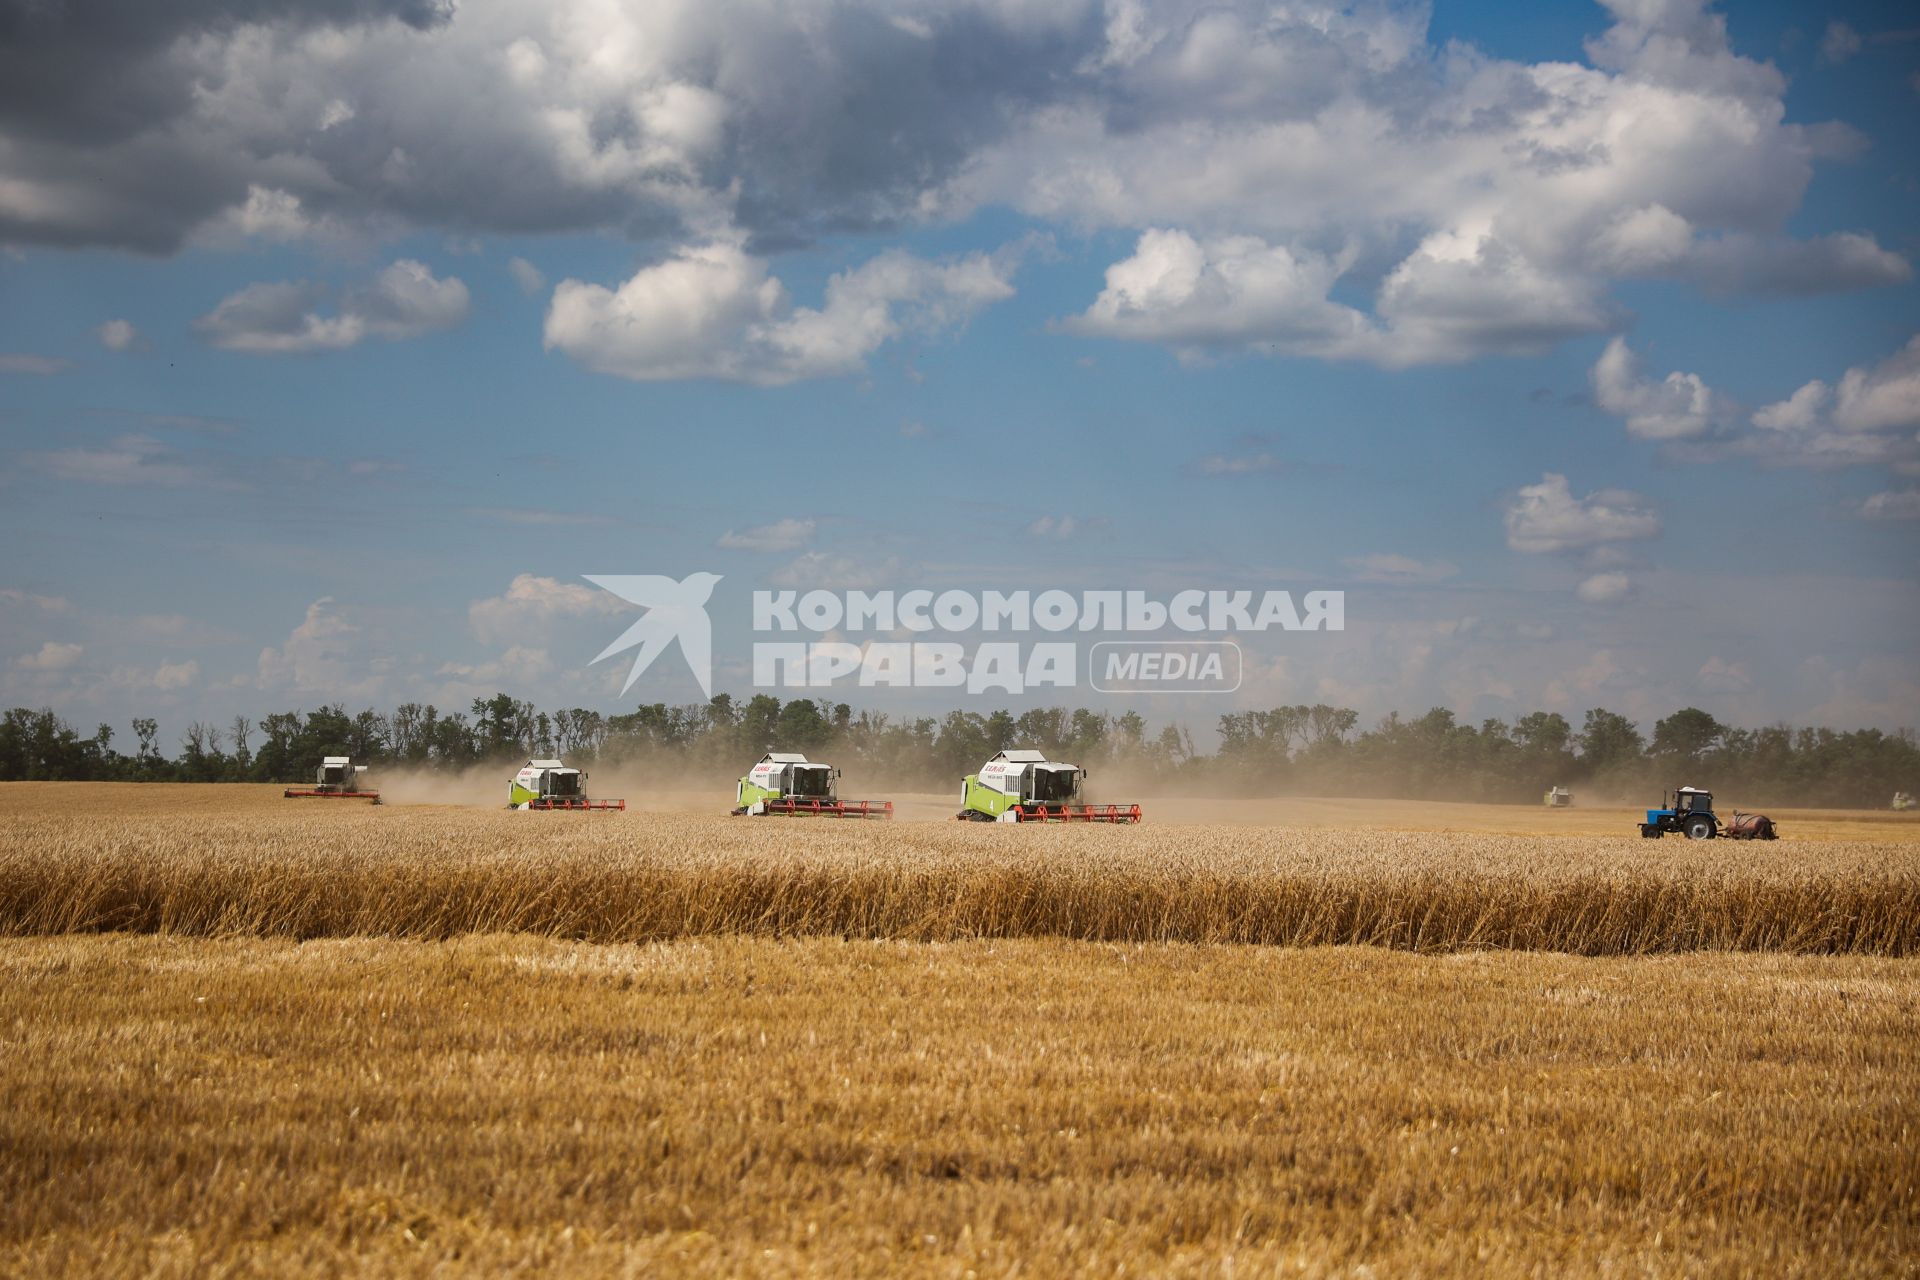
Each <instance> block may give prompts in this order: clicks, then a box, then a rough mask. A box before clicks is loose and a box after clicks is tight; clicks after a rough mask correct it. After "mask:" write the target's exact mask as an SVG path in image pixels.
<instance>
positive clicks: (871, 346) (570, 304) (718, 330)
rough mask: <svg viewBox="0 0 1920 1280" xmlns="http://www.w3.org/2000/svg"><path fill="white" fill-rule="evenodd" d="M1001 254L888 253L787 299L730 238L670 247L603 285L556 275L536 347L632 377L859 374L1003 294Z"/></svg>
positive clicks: (1006, 264)
mask: <svg viewBox="0 0 1920 1280" xmlns="http://www.w3.org/2000/svg"><path fill="white" fill-rule="evenodd" d="M1012 265H1013V264H1012V262H1011V261H1010V259H1008V258H1007V257H1005V256H999V257H996V256H989V255H986V254H972V255H969V256H967V257H965V258H960V259H957V260H954V261H950V262H929V261H927V260H925V259H922V258H917V257H914V256H913V255H911V254H908V253H905V252H902V251H899V250H888V251H886V252H884V253H881V254H879V255H877V256H875V257H873V258H870V259H868V260H867V261H866V262H864V263H862V264H861V265H860V266H858V267H854V268H851V269H849V270H847V271H843V272H840V273H839V274H837V275H835V276H834V277H833V278H832V279H830V280H829V281H828V282H827V288H826V298H825V301H824V303H823V304H822V305H821V306H820V307H818V308H812V307H796V306H794V305H793V304H792V302H791V300H790V299H789V297H788V294H787V289H786V286H785V285H783V284H782V283H781V282H780V281H779V280H778V279H777V278H776V277H774V276H773V275H772V274H771V273H770V272H769V270H768V266H767V263H766V261H765V260H764V259H762V258H758V257H755V256H753V255H751V254H749V253H747V252H746V250H745V249H744V248H742V247H741V246H740V245H739V244H738V243H736V242H733V241H730V240H720V241H711V242H708V243H704V244H697V245H688V246H685V247H682V248H681V249H679V250H678V251H676V252H675V253H674V255H673V256H672V257H670V258H668V259H666V260H665V261H663V262H658V263H655V264H653V265H651V266H647V267H642V268H641V269H640V270H639V271H637V272H635V273H634V274H633V276H632V277H630V278H629V279H628V280H627V281H626V282H625V283H623V284H621V285H619V286H618V287H617V288H614V289H609V288H607V287H605V286H604V285H598V284H589V283H586V282H583V281H580V280H573V279H568V280H563V281H561V282H560V284H559V285H558V286H557V287H556V288H555V289H554V291H553V301H552V303H551V305H550V306H549V308H548V311H547V323H546V345H547V347H548V349H549V350H558V351H562V352H564V353H565V354H567V355H569V356H571V357H573V358H574V359H575V360H578V361H579V362H580V363H582V364H584V365H586V366H587V367H588V368H590V369H594V370H597V371H599V372H601V373H611V374H616V375H618V376H620V377H623V378H632V379H634V380H636V381H643V382H644V381H660V380H665V379H675V378H717V379H723V380H726V381H732V382H750V383H759V384H762V385H767V386H776V385H780V384H782V383H788V382H796V381H800V380H802V379H806V378H822V377H832V376H836V375H844V374H851V373H858V372H860V371H861V370H862V369H863V368H864V367H865V365H866V359H867V357H868V356H870V355H872V354H873V353H874V351H876V350H878V349H879V347H880V346H881V345H882V344H883V343H885V342H887V341H888V340H890V339H892V338H895V337H898V336H900V335H901V334H903V333H906V332H927V333H931V332H937V331H939V330H941V329H945V328H950V327H952V326H955V325H958V324H960V323H962V322H964V321H965V320H966V319H967V318H968V317H969V316H971V315H972V314H973V313H974V312H976V311H978V310H979V309H980V308H982V307H985V306H988V305H990V304H991V303H994V302H999V301H1001V300H1003V299H1005V298H1009V297H1011V296H1013V285H1012V284H1011V282H1010V276H1011V274H1012Z"/></svg>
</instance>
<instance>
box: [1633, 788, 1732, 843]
mask: <svg viewBox="0 0 1920 1280" xmlns="http://www.w3.org/2000/svg"><path fill="white" fill-rule="evenodd" d="M1665 803H1666V808H1664V809H1649V810H1647V820H1646V821H1645V822H1643V823H1641V824H1640V834H1641V835H1642V836H1644V837H1646V838H1647V839H1649V840H1658V839H1659V838H1660V837H1661V836H1663V835H1665V834H1667V832H1669V831H1677V832H1679V833H1680V834H1681V835H1684V836H1685V837H1686V838H1687V839H1689V840H1711V839H1713V838H1714V837H1715V836H1717V835H1719V834H1720V819H1718V818H1716V817H1714V815H1713V792H1711V791H1702V790H1701V789H1700V788H1698V787H1681V788H1680V789H1679V790H1678V791H1676V792H1674V793H1673V794H1672V795H1671V796H1669V797H1667V799H1666V802H1665Z"/></svg>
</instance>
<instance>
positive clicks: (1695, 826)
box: [1687, 818, 1713, 840]
mask: <svg viewBox="0 0 1920 1280" xmlns="http://www.w3.org/2000/svg"><path fill="white" fill-rule="evenodd" d="M1687 839H1689V840H1711V839H1713V820H1712V819H1711V818H1695V819H1693V820H1692V821H1691V822H1689V823H1687Z"/></svg>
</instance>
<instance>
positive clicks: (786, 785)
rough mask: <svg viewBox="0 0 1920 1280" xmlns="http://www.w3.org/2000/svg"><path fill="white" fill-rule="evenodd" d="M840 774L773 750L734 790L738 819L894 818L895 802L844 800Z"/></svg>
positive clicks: (793, 755) (828, 767) (801, 758)
mask: <svg viewBox="0 0 1920 1280" xmlns="http://www.w3.org/2000/svg"><path fill="white" fill-rule="evenodd" d="M839 778H840V771H839V770H838V769H836V768H834V767H833V766H832V765H830V764H822V763H821V762H819V761H817V760H809V759H807V758H806V757H805V756H803V755H800V754H799V753H797V752H793V751H769V752H767V754H765V755H764V756H761V757H760V759H759V761H758V763H756V764H755V765H754V766H753V768H752V769H750V770H748V772H747V776H746V777H744V778H742V779H740V781H739V783H738V784H737V785H736V786H735V787H734V792H733V803H734V810H733V814H734V816H735V817H741V816H743V815H747V814H752V815H755V816H759V815H763V814H777V815H783V816H788V817H814V818H891V817H892V816H893V801H891V800H842V799H841V798H840V795H839V786H838V782H839Z"/></svg>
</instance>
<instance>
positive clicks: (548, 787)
mask: <svg viewBox="0 0 1920 1280" xmlns="http://www.w3.org/2000/svg"><path fill="white" fill-rule="evenodd" d="M586 781H587V775H586V774H584V773H582V772H580V771H579V770H578V769H569V768H567V766H566V765H564V764H561V763H560V762H559V761H558V760H529V761H527V764H526V767H525V768H523V769H522V770H520V772H519V773H516V774H514V775H513V781H512V782H509V783H508V784H507V808H509V809H540V810H547V809H565V810H568V811H569V812H585V811H587V810H603V809H619V810H624V809H625V808H626V807H627V802H626V801H625V800H589V799H588V798H587V791H586Z"/></svg>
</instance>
